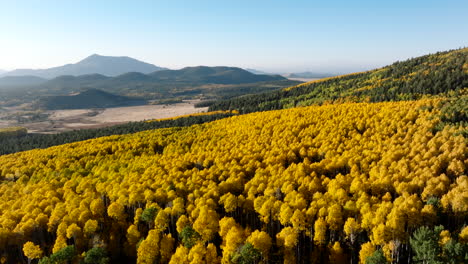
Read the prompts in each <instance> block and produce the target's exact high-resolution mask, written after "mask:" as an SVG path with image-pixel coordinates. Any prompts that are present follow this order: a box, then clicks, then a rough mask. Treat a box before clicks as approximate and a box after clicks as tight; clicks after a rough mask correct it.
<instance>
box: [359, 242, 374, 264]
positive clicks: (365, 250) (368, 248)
mask: <svg viewBox="0 0 468 264" xmlns="http://www.w3.org/2000/svg"><path fill="white" fill-rule="evenodd" d="M374 251H375V247H374V245H372V243H371V242H367V243H364V244H362V246H361V250H360V251H359V264H367V263H366V260H367V258H368V257H370V256H372V255H373V254H374Z"/></svg>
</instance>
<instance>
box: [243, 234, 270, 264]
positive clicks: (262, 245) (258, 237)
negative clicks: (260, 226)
mask: <svg viewBox="0 0 468 264" xmlns="http://www.w3.org/2000/svg"><path fill="white" fill-rule="evenodd" d="M247 242H248V243H250V244H252V246H253V247H254V248H256V249H258V250H259V251H260V252H261V253H262V256H263V257H264V258H268V254H269V252H270V248H271V237H270V236H269V235H268V233H266V232H264V231H258V230H255V231H253V232H252V233H251V234H250V236H249V237H248V238H247Z"/></svg>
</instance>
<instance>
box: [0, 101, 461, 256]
mask: <svg viewBox="0 0 468 264" xmlns="http://www.w3.org/2000/svg"><path fill="white" fill-rule="evenodd" d="M442 104H445V103H444V102H442V101H441V100H438V99H432V100H421V101H409V102H386V103H344V104H340V105H325V106H311V107H306V108H295V109H288V110H281V111H270V112H262V113H253V114H249V115H243V116H235V117H230V118H226V119H222V120H218V121H215V122H211V123H205V124H202V125H195V126H191V127H185V128H168V129H159V130H153V131H145V132H140V133H135V134H131V135H122V136H110V137H103V138H98V139H93V140H89V141H84V142H76V143H72V144H66V145H62V146H56V147H52V148H48V149H45V150H32V151H27V152H21V153H16V154H11V155H5V156H2V157H0V177H1V184H0V197H1V199H0V211H1V214H0V215H1V217H0V255H2V257H3V259H4V260H5V261H8V262H15V263H16V262H26V260H30V261H37V260H38V259H40V263H43V264H44V263H57V262H58V263H65V262H66V261H73V262H76V263H78V262H80V261H83V262H84V263H106V262H107V261H111V262H112V263H118V262H121V263H133V262H137V263H174V264H175V263H220V262H223V263H229V262H232V263H259V262H262V263H281V262H284V263H309V262H313V263H358V262H359V263H385V262H386V261H392V262H393V263H408V262H411V263H423V262H421V260H422V261H424V263H466V261H467V259H466V256H467V252H468V251H467V250H468V248H467V247H468V246H467V244H466V243H467V242H468V227H465V224H466V217H467V212H468V199H467V197H468V191H467V190H468V176H467V173H468V169H467V168H468V152H467V140H466V138H464V137H463V135H462V134H460V133H459V132H460V130H461V129H463V126H458V127H455V126H451V125H444V123H443V122H444V121H443V120H441V110H439V109H441V107H443V106H442ZM423 226H424V227H423ZM436 261H439V262H436Z"/></svg>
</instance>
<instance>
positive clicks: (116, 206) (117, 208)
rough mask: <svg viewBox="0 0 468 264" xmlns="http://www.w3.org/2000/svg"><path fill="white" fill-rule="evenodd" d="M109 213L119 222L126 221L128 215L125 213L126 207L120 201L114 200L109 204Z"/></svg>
mask: <svg viewBox="0 0 468 264" xmlns="http://www.w3.org/2000/svg"><path fill="white" fill-rule="evenodd" d="M107 214H108V215H109V216H110V217H112V218H114V219H115V220H117V221H119V222H123V221H125V219H126V217H127V216H126V215H125V207H124V206H123V205H122V204H120V203H118V202H113V203H111V204H110V205H109V207H108V208H107Z"/></svg>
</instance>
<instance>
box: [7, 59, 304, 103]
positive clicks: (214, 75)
mask: <svg viewBox="0 0 468 264" xmlns="http://www.w3.org/2000/svg"><path fill="white" fill-rule="evenodd" d="M299 83H300V82H298V81H291V80H288V79H286V78H284V77H282V76H280V75H258V74H253V73H250V72H248V71H246V70H243V69H241V68H236V67H222V66H219V67H207V66H198V67H187V68H183V69H180V70H159V71H155V72H152V73H149V74H144V73H140V72H127V73H124V74H121V75H118V76H115V77H109V76H105V75H102V74H85V75H79V76H73V75H62V76H58V77H55V78H53V79H50V80H47V79H43V78H39V77H34V76H5V77H2V78H0V91H1V92H0V105H5V106H11V105H20V104H24V103H31V102H35V101H37V100H38V99H39V98H41V97H50V96H67V95H70V94H76V93H80V92H83V91H85V90H88V89H99V90H102V91H105V92H107V93H111V94H116V95H120V96H128V97H133V98H145V99H146V100H156V101H157V102H160V103H165V102H167V101H168V100H169V101H174V100H175V101H180V100H184V99H193V98H204V99H211V100H213V99H219V98H231V97H235V96H240V95H246V94H254V93H260V92H265V91H272V90H276V89H281V88H285V87H289V86H293V85H297V84H299ZM59 99H64V100H68V99H69V98H68V97H67V98H59ZM52 105H56V103H52ZM61 107H62V106H61Z"/></svg>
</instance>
